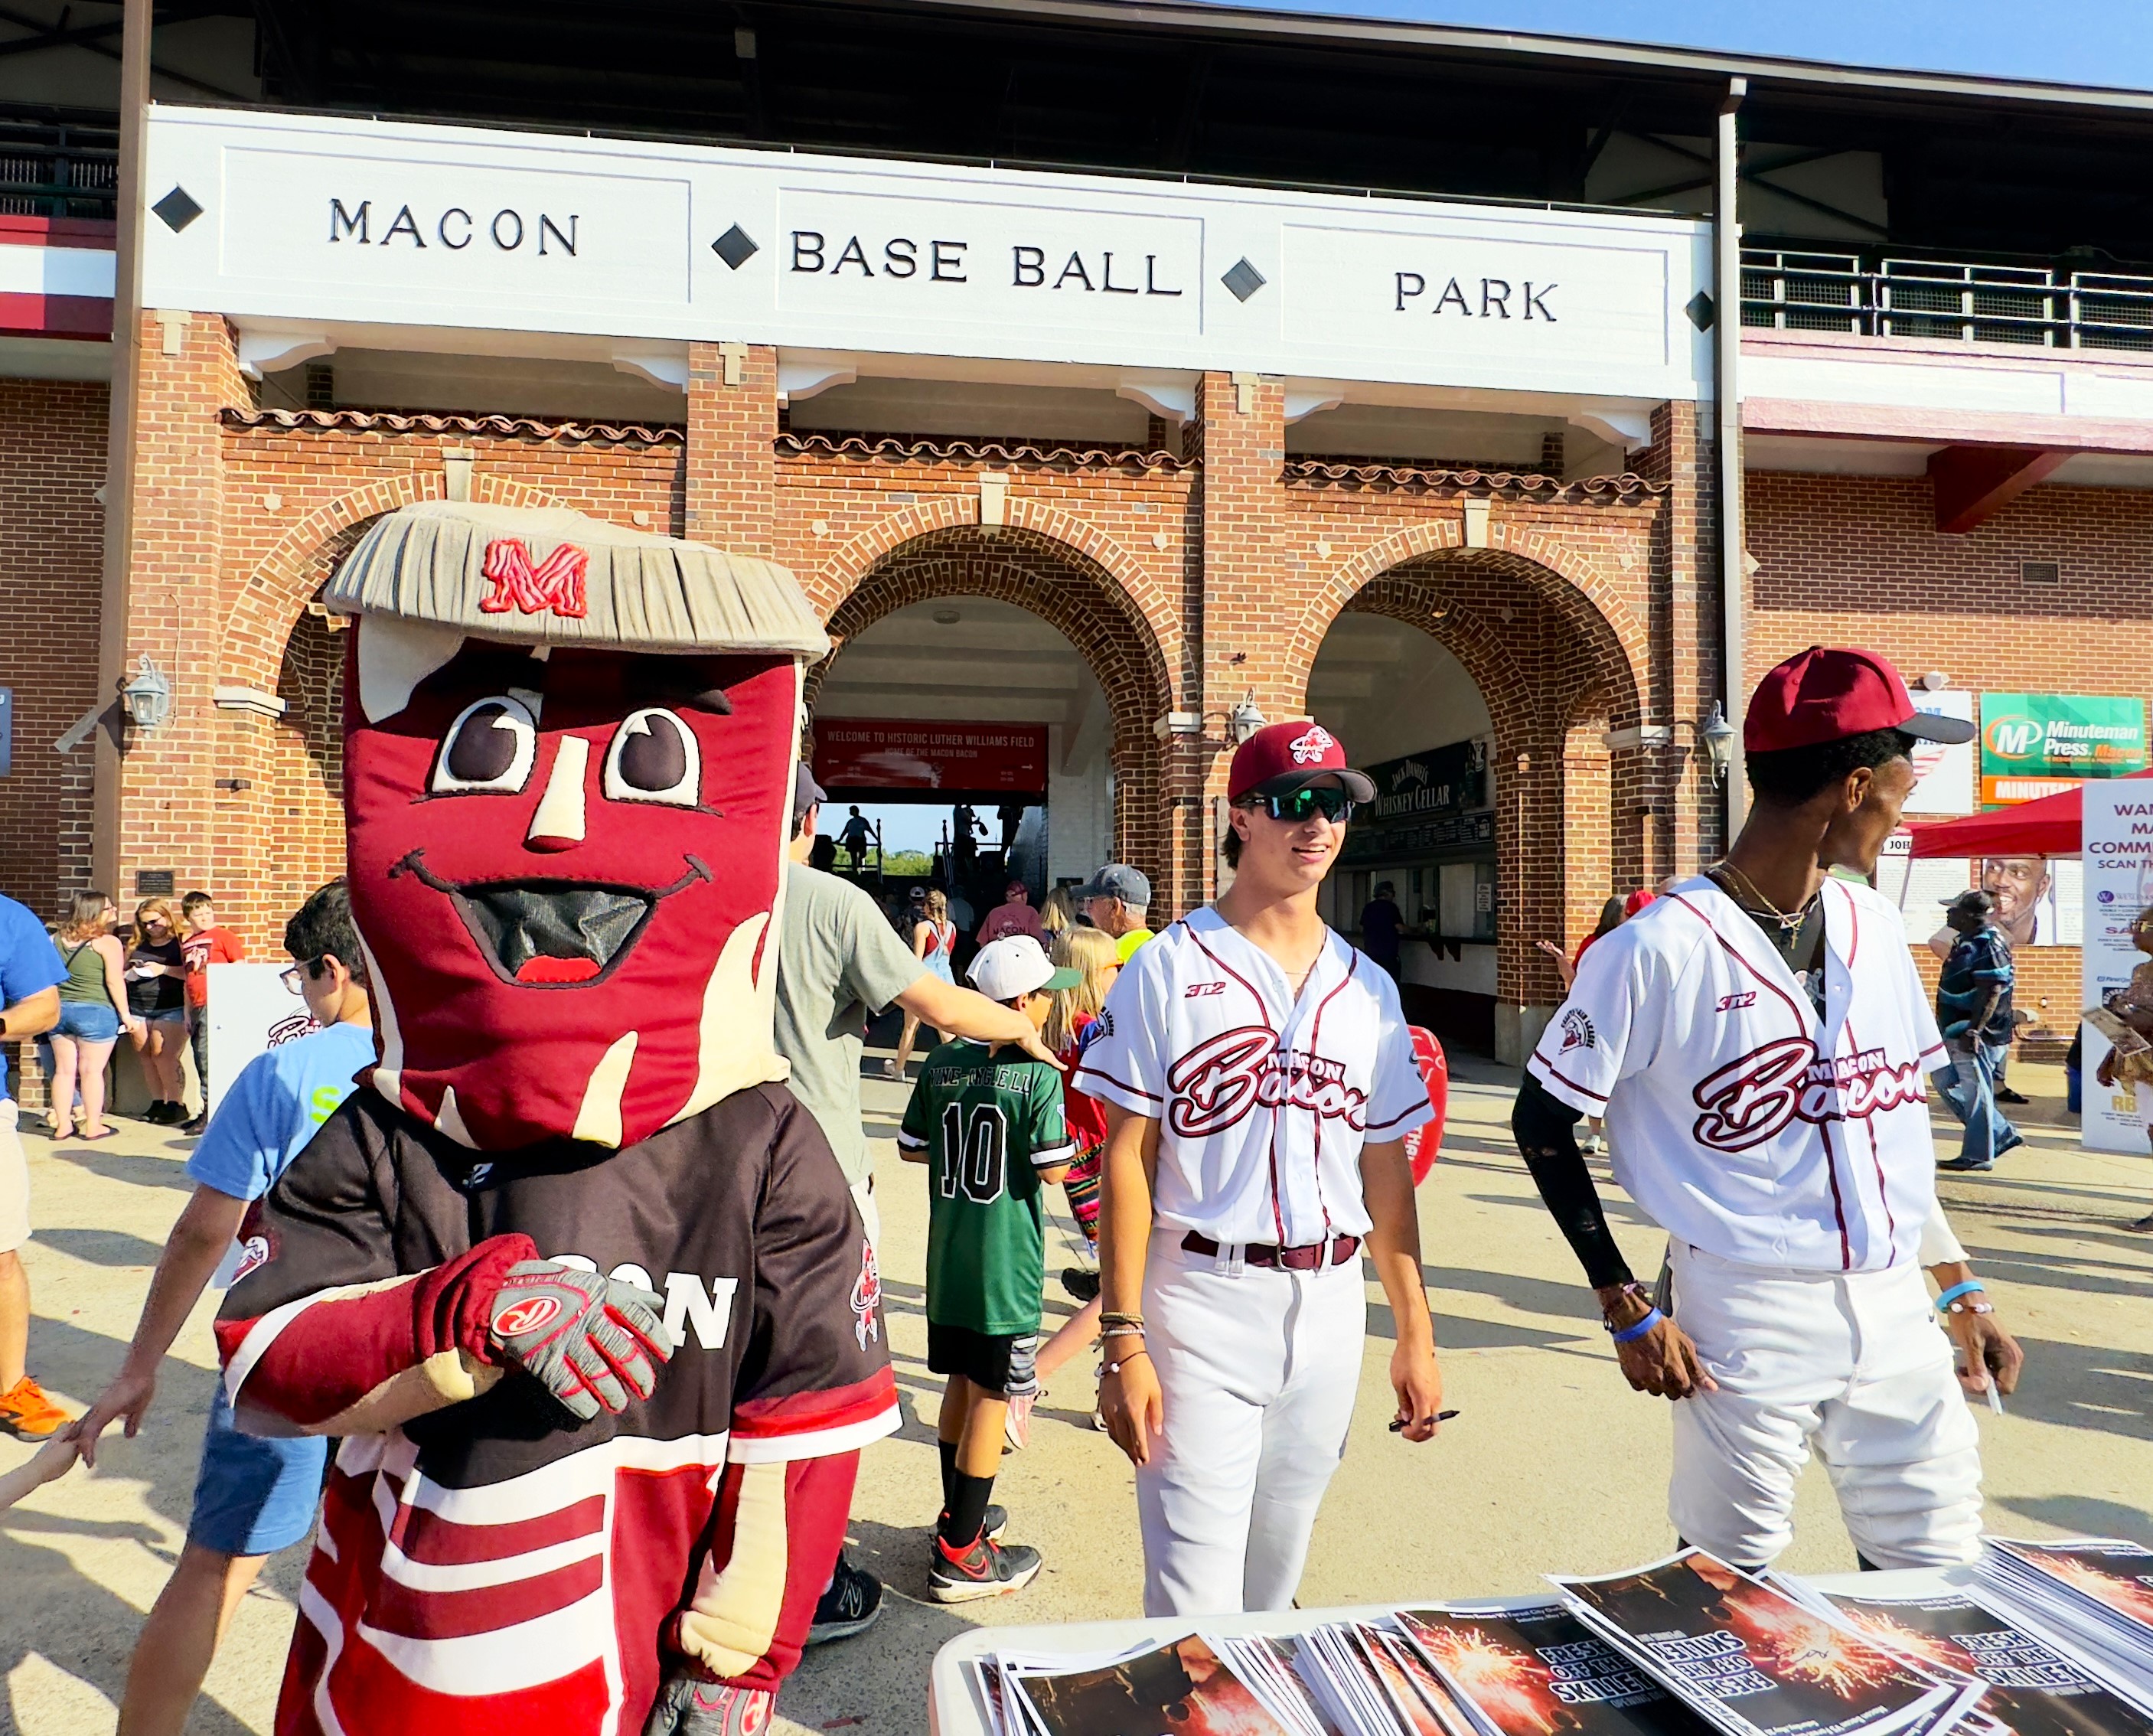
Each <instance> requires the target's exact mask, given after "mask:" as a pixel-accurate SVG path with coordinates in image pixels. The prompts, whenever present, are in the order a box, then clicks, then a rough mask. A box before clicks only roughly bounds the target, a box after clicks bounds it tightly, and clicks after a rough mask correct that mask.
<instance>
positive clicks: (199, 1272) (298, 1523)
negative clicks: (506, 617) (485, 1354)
mask: <svg viewBox="0 0 2153 1736" xmlns="http://www.w3.org/2000/svg"><path fill="white" fill-rule="evenodd" d="M284 947H285V949H286V950H287V951H288V952H289V953H290V954H291V955H292V957H293V960H294V961H295V962H294V963H293V966H292V968H291V969H290V970H288V971H286V972H285V973H284V984H285V986H286V987H287V988H288V989H290V990H292V992H293V994H295V995H298V996H299V997H300V998H301V999H303V1000H304V1001H305V1002H306V1005H307V1011H308V1012H309V1013H311V1014H312V1015H313V1018H314V1021H315V1023H316V1024H317V1025H318V1026H320V1027H321V1028H320V1029H319V1030H317V1031H309V1032H308V1034H307V1035H305V1036H300V1037H296V1038H294V1039H293V1040H292V1041H289V1042H287V1043H283V1044H281V1045H279V1046H277V1047H276V1048H274V1049H272V1050H270V1051H269V1052H268V1053H267V1054H266V1055H258V1056H256V1057H255V1058H254V1059H253V1060H252V1061H249V1062H248V1063H247V1066H246V1067H245V1068H243V1069H242V1071H241V1072H240V1074H239V1076H238V1077H237V1078H236V1079H234V1080H233V1081H232V1086H231V1088H230V1089H229V1090H228V1091H227V1092H226V1093H225V1096H224V1098H223V1101H222V1102H221V1103H219V1105H218V1106H217V1111H216V1115H215V1117H213V1118H212V1119H211V1122H210V1124H209V1128H208V1131H207V1132H206V1133H205V1134H204V1135H203V1136H202V1139H201V1143H200V1144H199V1145H197V1146H196V1148H195V1151H194V1155H193V1156H192V1157H191V1158H188V1159H187V1173H188V1175H189V1176H190V1177H191V1178H192V1179H193V1180H194V1182H195V1184H196V1187H195V1192H194V1197H193V1198H192V1199H190V1200H189V1201H188V1202H187V1204H186V1207H185V1209H183V1210H182V1211H181V1214H180V1218H179V1221H178V1223H176V1224H175V1225H174V1226H173V1228H172V1234H171V1239H170V1240H167V1241H166V1243H165V1251H164V1254H163V1255H162V1257H161V1258H160V1260H158V1262H157V1270H156V1272H155V1275H153V1276H152V1277H151V1279H150V1296H149V1300H148V1301H145V1303H144V1304H143V1306H142V1318H141V1321H140V1324H139V1325H138V1326H136V1327H135V1340H134V1342H133V1344H132V1345H131V1346H130V1347H129V1349H128V1352H127V1360H126V1362H125V1363H124V1364H123V1365H122V1367H121V1368H120V1373H119V1375H118V1376H117V1377H115V1379H114V1381H113V1382H112V1383H111V1385H109V1387H106V1388H105V1390H104V1392H103V1393H102V1394H101V1395H100V1396H99V1398H98V1401H97V1403H95V1404H94V1405H93V1406H91V1407H90V1410H89V1414H88V1415H87V1416H86V1417H84V1418H83V1420H82V1421H81V1423H79V1424H77V1425H76V1427H75V1430H74V1433H75V1438H77V1440H79V1443H81V1447H82V1456H83V1459H84V1462H85V1463H86V1464H91V1465H94V1464H96V1462H97V1438H98V1437H99V1435H100V1434H101V1433H104V1429H105V1428H107V1427H108V1426H109V1424H111V1423H113V1422H115V1421H116V1420H118V1419H120V1418H125V1419H126V1428H127V1433H128V1434H129V1435H130V1436H132V1435H133V1434H134V1433H135V1431H136V1430H137V1429H139V1428H140V1427H141V1426H142V1418H143V1415H144V1413H145V1412H147V1411H148V1409H149V1408H150V1399H151V1398H152V1397H154V1396H155V1392H156V1389H157V1369H158V1366H159V1364H160V1363H161V1362H163V1361H164V1358H165V1352H167V1351H169V1350H170V1349H171V1347H172V1341H173V1340H174V1339H175V1338H176V1337H177V1336H179V1332H180V1329H181V1326H184V1325H185V1324H186V1318H187V1316H188V1315H189V1314H190V1313H191V1311H193V1308H194V1305H195V1303H196V1301H198V1300H199V1299H200V1298H201V1293H202V1291H203V1289H204V1287H205V1286H206V1285H208V1284H209V1282H210V1281H211V1276H212V1274H213V1275H214V1276H215V1279H216V1282H217V1283H218V1284H220V1285H230V1284H232V1282H233V1281H235V1280H236V1279H237V1276H238V1275H239V1274H240V1273H241V1272H242V1271H244V1270H247V1264H248V1262H249V1260H259V1259H260V1258H262V1252H261V1250H256V1249H252V1248H251V1247H250V1246H249V1245H244V1244H242V1243H240V1242H239V1241H238V1240H237V1237H238V1231H239V1228H240V1225H241V1223H242V1220H243V1219H244V1218H245V1217H246V1214H247V1207H248V1206H249V1205H251V1204H252V1203H253V1202H254V1201H255V1200H257V1199H260V1198H261V1197H262V1195H263V1194H267V1192H268V1191H269V1189H271V1188H272V1187H273V1186H274V1185H275V1184H276V1182H277V1178H278V1177H279V1176H281V1175H282V1173H284V1171H285V1169H286V1168H287V1167H288V1165H289V1164H290V1163H292V1161H293V1159H294V1158H297V1157H298V1156H299V1154H300V1153H301V1152H303V1150H304V1149H305V1148H306V1146H307V1143H308V1141H309V1140H310V1139H312V1138H313V1136H314V1132H315V1130H316V1129H317V1128H319V1127H320V1126H321V1124H322V1123H323V1122H325V1121H327V1120H328V1118H329V1117H330V1116H331V1115H333V1114H334V1113H335V1112H336V1110H337V1107H338V1105H339V1104H341V1103H342V1102H344V1099H345V1098H346V1097H349V1095H350V1094H351V1092H352V1090H353V1088H354V1076H355V1075H356V1074H357V1073H358V1072H359V1071H360V1070H361V1069H362V1068H365V1067H371V1066H373V1065H374V1025H373V1013H372V1007H371V1005H370V1003H369V1000H368V998H367V992H366V977H365V967H364V965H363V964H362V963H361V960H360V954H359V935H358V933H357V931H356V930H355V929H354V928H353V926H352V921H351V904H350V900H349V897H348V896H347V894H346V892H345V889H344V882H343V881H341V880H334V881H332V882H330V883H329V884H328V885H327V886H324V887H323V888H321V890H320V891H318V892H317V893H315V894H314V895H313V897H312V898H310V899H308V900H307V902H306V904H304V905H303V906H302V907H301V909H300V910H299V913H298V915H296V916H294V917H293V919H291V921H290V922H288V923H287V924H285V925H284ZM327 1465H328V1441H327V1440H326V1439H324V1438H321V1437H319V1436H306V1437H301V1438H296V1439H277V1440H270V1439H265V1438H260V1437H257V1436H255V1435H249V1434H242V1433H240V1432H239V1430H238V1429H237V1428H236V1427H235V1426H234V1424H233V1422H232V1405H231V1402H230V1400H229V1399H228V1398H227V1397H226V1393H225V1389H224V1383H223V1382H221V1381H219V1382H218V1383H217V1387H216V1396H215V1397H213V1398H212V1399H211V1402H210V1413H209V1428H208V1431H207V1433H206V1435H205V1437H204V1438H203V1441H202V1456H201V1472H200V1474H199V1475H198V1477H197V1479H196V1484H195V1501H194V1515H193V1517H192V1519H191V1520H190V1521H189V1523H188V1526H187V1541H186V1548H185V1549H184V1550H182V1551H181V1555H180V1560H179V1565H177V1566H176V1567H175V1568H174V1569H173V1570H172V1576H171V1579H170V1580H169V1581H167V1582H166V1583H165V1589H164V1591H163V1592H162V1593H161V1594H160V1596H159V1597H158V1599H157V1602H156V1606H155V1608H154V1609H152V1610H151V1611H150V1616H149V1619H148V1621H145V1622H144V1623H143V1626H142V1635H141V1638H140V1641H139V1642H137V1643H136V1646H135V1660H134V1662H133V1664H132V1665H131V1666H130V1668H129V1670H128V1672H127V1693H126V1698H125V1701H124V1703H122V1705H121V1708H120V1722H121V1723H122V1724H124V1725H125V1726H126V1727H127V1728H130V1729H171V1730H176V1729H179V1728H181V1726H182V1725H183V1724H184V1723H186V1717H187V1711H188V1708H190V1707H191V1706H192V1705H193V1703H194V1701H195V1699H196V1696H197V1695H199V1694H200V1693H201V1683H202V1677H204V1676H205V1675H206V1674H207V1673H208V1671H209V1666H210V1661H211V1658H213V1657H215V1656H216V1645H217V1642H218V1640H220V1639H221V1637H223V1632H224V1628H225V1624H226V1622H227V1621H230V1620H231V1617H232V1611H233V1610H235V1609H236V1608H237V1607H238V1605H239V1600H240V1599H241V1598H242V1597H244V1596H246V1595H247V1589H248V1587H250V1586H252V1584H253V1583H254V1579H255V1576H256V1575H257V1574H258V1573H259V1572H260V1571H262V1562H263V1560H266V1559H267V1557H268V1556H270V1555H274V1554H275V1553H276V1552H277V1550H280V1549H283V1548H286V1547H288V1545H292V1544H294V1543H297V1542H298V1541H299V1540H301V1539H303V1538H304V1537H305V1536H306V1535H307V1534H308V1532H309V1531H310V1530H313V1520H314V1508H315V1504H316V1503H317V1502H318V1499H320V1495H321V1488H322V1478H323V1473H324V1471H325V1469H326V1468H327Z"/></svg>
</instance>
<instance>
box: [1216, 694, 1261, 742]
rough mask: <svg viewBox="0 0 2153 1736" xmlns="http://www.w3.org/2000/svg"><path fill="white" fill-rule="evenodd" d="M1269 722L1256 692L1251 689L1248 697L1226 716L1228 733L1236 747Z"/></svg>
mask: <svg viewBox="0 0 2153 1736" xmlns="http://www.w3.org/2000/svg"><path fill="white" fill-rule="evenodd" d="M1268 721H1269V719H1267V718H1266V717H1265V715H1264V714H1263V711H1262V710H1261V709H1260V707H1259V706H1258V705H1257V704H1256V695H1255V690H1254V689H1251V690H1250V692H1249V695H1248V696H1247V697H1246V698H1245V699H1244V700H1242V701H1241V703H1240V704H1239V705H1236V706H1234V709H1233V710H1231V711H1229V712H1228V713H1227V714H1226V733H1227V734H1228V735H1229V736H1232V737H1233V738H1234V746H1236V747H1239V746H1240V745H1241V744H1242V743H1243V742H1244V741H1247V740H1248V739H1249V737H1250V736H1253V735H1255V732H1256V731H1258V730H1260V729H1261V728H1262V727H1263V726H1264V725H1265V723H1267V722H1268Z"/></svg>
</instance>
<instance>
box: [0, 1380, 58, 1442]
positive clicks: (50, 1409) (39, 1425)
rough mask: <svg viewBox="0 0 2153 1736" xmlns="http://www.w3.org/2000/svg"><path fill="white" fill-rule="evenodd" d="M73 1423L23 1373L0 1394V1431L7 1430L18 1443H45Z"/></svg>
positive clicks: (36, 1384) (39, 1387)
mask: <svg viewBox="0 0 2153 1736" xmlns="http://www.w3.org/2000/svg"><path fill="white" fill-rule="evenodd" d="M72 1422H74V1417H73V1416H72V1415H70V1414H69V1413H68V1412H66V1411H64V1410H62V1409H61V1408H59V1406H58V1405H56V1404H54V1403H53V1402H52V1400H51V1399H49V1398H48V1397H45V1389H44V1388H43V1387H41V1386H39V1385H38V1383H37V1382H35V1381H33V1380H32V1379H31V1378H30V1377H29V1376H28V1375H27V1374H26V1375H24V1376H23V1377H22V1379H20V1380H18V1381H17V1382H15V1384H14V1385H13V1386H12V1387H9V1388H8V1390H7V1391H6V1392H0V1428H5V1429H7V1430H8V1431H9V1432H10V1433H13V1435H14V1437H15V1438H16V1439H18V1440H22V1441H43V1440H49V1439H51V1438H52V1437H53V1436H54V1435H56V1434H58V1433H59V1432H60V1430H61V1429H63V1428H66V1427H67V1425H68V1424H69V1423H72Z"/></svg>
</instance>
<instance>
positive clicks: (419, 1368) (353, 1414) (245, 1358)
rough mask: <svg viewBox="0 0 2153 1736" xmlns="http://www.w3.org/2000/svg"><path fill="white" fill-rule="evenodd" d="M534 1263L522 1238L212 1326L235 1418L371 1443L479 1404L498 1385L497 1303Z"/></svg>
mask: <svg viewBox="0 0 2153 1736" xmlns="http://www.w3.org/2000/svg"><path fill="white" fill-rule="evenodd" d="M537 1254H538V1250H537V1248H536V1247H535V1246H533V1245H532V1241H531V1239H530V1237H528V1236H524V1235H497V1236H493V1237H491V1238H489V1239H488V1240H486V1241H483V1242H481V1243H480V1244H479V1245H478V1246H476V1248H474V1249H472V1250H471V1251H470V1252H469V1253H468V1254H461V1255H457V1257H456V1259H454V1260H450V1261H448V1262H447V1263H446V1264H445V1265H438V1266H435V1267H434V1268H433V1269H432V1270H430V1271H425V1272H416V1273H413V1274H411V1275H408V1276H405V1277H397V1278H384V1279H381V1280H378V1281H377V1282H374V1283H371V1284H352V1285H333V1286H331V1287H330V1288H328V1289H326V1290H318V1291H313V1293H312V1294H310V1295H308V1296H300V1297H298V1298H297V1299H295V1300H294V1301H290V1302H288V1303H286V1304H285V1305H284V1306H282V1307H281V1308H277V1309H274V1310H272V1311H270V1312H269V1313H267V1314H264V1315H261V1316H253V1317H248V1316H243V1315H242V1316H239V1317H237V1318H232V1317H229V1316H223V1317H220V1318H219V1319H218V1321H217V1323H216V1342H217V1354H218V1356H219V1357H221V1359H222V1360H223V1362H224V1371H225V1372H224V1377H225V1384H226V1389H227V1390H228V1391H229V1392H230V1393H231V1395H232V1408H233V1410H234V1411H235V1412H236V1413H238V1414H239V1415H240V1416H241V1417H242V1418H244V1419H247V1422H248V1423H252V1421H253V1420H254V1419H255V1418H257V1417H258V1416H259V1414H260V1413H262V1412H264V1411H266V1412H267V1413H270V1415H271V1416H272V1417H273V1418H282V1419H283V1420H284V1422H285V1423H287V1424H288V1425H291V1426H293V1427H295V1428H297V1430H298V1433H301V1434H333V1435H347V1434H379V1433H383V1432H384V1431H385V1430H388V1429H391V1428H399V1427H400V1426H401V1425H402V1424H404V1423H408V1422H410V1420H411V1419H412V1418H414V1417H422V1416H424V1415H425V1414H426V1413H428V1412H429V1411H437V1410H440V1409H441V1408H444V1407H445V1406H447V1405H451V1404H459V1403H462V1402H463V1401H464V1400H465V1399H466V1398H475V1397H477V1396H478V1395H479V1394H480V1393H481V1392H484V1391H486V1388H487V1387H491V1385H492V1384H493V1383H494V1382H496V1381H497V1380H498V1379H500V1378H501V1369H500V1368H499V1367H498V1366H496V1365H495V1364H494V1363H492V1362H491V1361H490V1358H491V1357H492V1355H493V1351H492V1347H491V1346H490V1345H489V1344H488V1343H487V1341H486V1320H487V1316H488V1314H489V1312H490V1311H491V1307H492V1305H493V1297H494V1292H495V1291H497V1290H499V1289H500V1287H501V1280H502V1279H503V1278H504V1277H505V1276H506V1275H507V1272H508V1269H509V1268H510V1267H511V1266H512V1265H517V1263H518V1262H519V1261H522V1260H535V1259H537ZM252 1432H256V1433H261V1432H263V1431H262V1430H260V1429H258V1428H256V1429H254V1430H253V1431H252Z"/></svg>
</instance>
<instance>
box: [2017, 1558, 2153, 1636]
mask: <svg viewBox="0 0 2153 1736" xmlns="http://www.w3.org/2000/svg"><path fill="white" fill-rule="evenodd" d="M1988 1546H1989V1548H1990V1549H1991V1550H1995V1551H1998V1552H1999V1553H2000V1554H2002V1555H2004V1556H2006V1557H2008V1559H2009V1560H2013V1561H2016V1562H2018V1564H2020V1566H2021V1568H2022V1570H2023V1571H2030V1572H2031V1574H2032V1575H2033V1576H2034V1577H2035V1578H2036V1579H2039V1578H2043V1577H2045V1578H2046V1579H2048V1580H2049V1581H2053V1582H2054V1588H2055V1590H2056V1591H2060V1592H2063V1593H2065V1594H2075V1595H2076V1596H2079V1597H2081V1598H2084V1599H2085V1600H2086V1601H2089V1602H2091V1603H2094V1604H2098V1605H2100V1607H2101V1608H2102V1609H2104V1610H2105V1611H2107V1612H2108V1613H2109V1615H2110V1616H2112V1617H2114V1618H2115V1626H2116V1627H2118V1629H2119V1630H2120V1632H2125V1633H2128V1634H2130V1635H2131V1636H2132V1637H2135V1639H2137V1640H2138V1641H2139V1642H2140V1643H2141V1644H2147V1643H2153V1549H2148V1548H2146V1547H2145V1545H2143V1544H2141V1543H2130V1542H2127V1541H2125V1540H2121V1539H2117V1538H2106V1537H2090V1538H2078V1539H2074V1540H2069V1541H2066V1542H2062V1543H2014V1542H2013V1541H2012V1540H2010V1539H2008V1538H2004V1537H1992V1538H1989V1539H1988Z"/></svg>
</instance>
